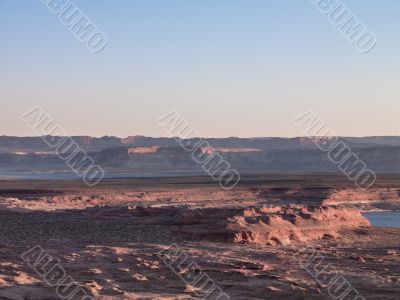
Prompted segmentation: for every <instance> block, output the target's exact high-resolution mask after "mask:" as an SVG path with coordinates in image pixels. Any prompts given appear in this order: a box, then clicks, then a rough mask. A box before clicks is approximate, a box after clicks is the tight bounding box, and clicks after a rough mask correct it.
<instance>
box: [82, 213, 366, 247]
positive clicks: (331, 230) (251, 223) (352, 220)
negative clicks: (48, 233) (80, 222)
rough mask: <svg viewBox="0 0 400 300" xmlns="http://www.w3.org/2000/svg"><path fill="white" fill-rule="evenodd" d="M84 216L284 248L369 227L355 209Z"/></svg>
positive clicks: (185, 235)
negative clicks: (284, 246) (121, 220)
mask: <svg viewBox="0 0 400 300" xmlns="http://www.w3.org/2000/svg"><path fill="white" fill-rule="evenodd" d="M84 215H85V216H87V217H93V218H98V217H109V218H112V217H115V218H122V217H130V218H133V222H134V224H135V225H137V226H146V225H152V226H154V225H162V226H168V227H170V228H171V230H173V231H174V232H176V234H177V235H180V236H181V237H182V238H186V239H194V240H199V239H205V240H213V241H220V242H233V243H255V244H267V245H288V244H290V243H292V242H307V241H310V240H317V239H321V238H323V237H324V236H329V237H337V236H339V235H340V232H341V231H344V230H347V231H348V230H350V231H351V230H356V229H358V228H361V227H368V226H370V223H369V221H368V220H367V219H366V218H364V217H363V216H362V215H361V213H360V212H359V211H358V210H354V209H344V208H335V207H327V206H316V207H305V206H301V205H289V206H275V207H273V206H269V207H251V208H228V207H221V208H204V209H202V208H196V209H192V208H190V207H182V206H181V207H176V206H175V207H171V206H169V207H150V206H147V207H142V206H134V207H124V208H121V207H115V208H112V207H95V208H90V209H87V210H85V211H84Z"/></svg>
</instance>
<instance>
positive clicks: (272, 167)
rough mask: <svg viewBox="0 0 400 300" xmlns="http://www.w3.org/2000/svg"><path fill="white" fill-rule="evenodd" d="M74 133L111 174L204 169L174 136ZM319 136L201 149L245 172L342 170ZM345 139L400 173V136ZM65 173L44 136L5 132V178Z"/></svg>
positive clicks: (1, 155) (0, 155)
mask: <svg viewBox="0 0 400 300" xmlns="http://www.w3.org/2000/svg"><path fill="white" fill-rule="evenodd" d="M72 138H73V140H74V141H75V142H76V143H77V144H78V145H79V146H80V147H81V148H82V149H84V150H85V151H87V153H88V154H89V155H90V156H91V157H92V158H93V159H94V160H95V161H96V163H97V164H99V165H100V166H102V167H103V168H104V169H105V170H106V172H107V175H108V176H119V175H120V176H159V175H171V174H172V175H177V174H179V175H185V174H202V173H204V171H203V170H202V168H201V166H199V165H198V164H197V163H196V162H195V161H194V160H193V159H192V157H191V153H190V152H187V151H185V150H184V149H183V148H181V147H180V146H179V144H178V143H177V141H176V140H174V139H173V138H165V137H163V138H153V137H145V136H132V137H127V138H118V137H109V136H105V137H101V138H96V137H89V136H74V137H72ZM53 139H55V140H57V139H61V137H53ZM315 140H316V138H314V137H297V138H280V137H265V138H237V137H229V138H207V139H206V141H207V142H208V143H209V144H210V146H211V147H208V148H207V147H204V148H202V149H201V151H203V152H204V153H205V155H209V156H211V155H212V154H213V153H214V152H218V153H220V154H221V155H222V156H223V157H224V159H225V160H226V161H227V162H229V163H230V164H231V165H232V166H233V167H234V168H236V169H237V170H238V171H239V172H243V173H259V172H266V173H267V172H338V169H337V166H336V165H335V164H333V163H332V162H331V161H330V160H329V159H328V156H327V153H325V152H323V151H321V150H320V149H318V147H317V146H316V144H315ZM340 140H341V141H343V142H344V143H345V144H346V145H347V146H349V147H350V148H351V150H352V151H353V152H354V153H355V154H357V155H358V156H359V157H360V159H361V160H363V161H364V162H365V163H366V164H367V166H368V167H369V168H370V169H372V170H373V171H375V172H390V173H392V172H395V173H400V137H399V136H371V137H340ZM186 142H187V141H186ZM46 174H47V175H46ZM60 174H62V176H66V177H68V176H70V175H71V174H72V172H71V171H70V170H69V169H68V167H67V166H66V165H65V162H64V161H62V160H61V159H60V158H59V157H58V156H57V155H56V154H55V152H54V149H52V148H51V147H49V146H48V145H47V144H46V143H45V142H44V141H43V139H42V138H41V137H13V136H0V178H8V177H10V178H11V177H24V178H31V177H32V178H41V176H45V175H46V176H49V177H54V176H58V175H60ZM60 176H61V175H60Z"/></svg>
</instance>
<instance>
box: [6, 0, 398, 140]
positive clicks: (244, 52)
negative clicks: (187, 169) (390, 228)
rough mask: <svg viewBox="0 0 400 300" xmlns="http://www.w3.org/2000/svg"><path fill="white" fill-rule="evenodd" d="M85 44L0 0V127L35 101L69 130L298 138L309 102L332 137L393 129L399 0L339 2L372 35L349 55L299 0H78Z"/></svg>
mask: <svg viewBox="0 0 400 300" xmlns="http://www.w3.org/2000/svg"><path fill="white" fill-rule="evenodd" d="M74 3H76V5H77V6H78V7H79V8H80V9H81V10H82V11H83V12H84V13H85V14H86V15H87V16H88V17H89V18H90V19H91V20H92V21H93V22H94V23H95V24H96V25H97V27H98V28H99V29H100V30H101V31H103V32H104V33H105V34H106V35H107V38H108V45H107V46H106V47H105V48H104V50H103V51H101V52H100V53H97V54H93V53H91V52H89V51H88V50H87V49H86V48H85V46H84V45H82V44H81V43H80V42H79V41H78V40H77V39H76V38H75V36H74V35H73V34H72V33H71V32H69V31H68V29H67V28H66V27H65V26H64V25H63V24H62V23H61V22H60V21H59V20H58V17H57V16H56V15H55V14H53V13H52V12H51V11H50V10H49V9H48V8H47V7H46V6H45V5H44V4H43V3H42V2H41V1H40V0H0V40H1V42H0V100H1V110H0V135H1V134H5V135H19V136H21V135H34V133H33V132H32V131H31V130H30V129H29V128H27V127H26V125H25V124H23V123H22V122H21V121H20V118H19V116H20V115H21V114H22V113H24V112H25V111H27V110H29V109H30V108H32V107H33V106H36V105H39V106H41V107H43V108H44V109H45V110H46V111H47V112H48V113H49V114H51V115H52V116H53V118H54V120H55V121H56V122H57V123H58V124H60V125H61V126H62V127H63V128H64V129H65V131H66V132H67V134H68V135H94V136H102V135H116V136H128V135H137V134H141V135H150V136H165V135H166V134H165V133H164V131H163V129H162V128H160V127H159V126H158V125H157V119H158V118H159V117H160V116H162V115H164V114H166V113H168V112H169V111H171V110H176V111H178V112H179V113H180V114H181V115H182V116H184V117H185V118H186V119H187V120H188V121H189V122H190V124H191V126H192V127H193V128H195V129H197V130H198V131H199V132H200V133H202V134H203V135H204V136H215V137H223V136H242V137H253V136H298V135H302V134H301V132H300V131H299V130H298V128H296V127H295V126H294V125H293V122H292V120H293V119H294V118H296V117H297V116H298V115H301V114H303V113H304V112H306V111H308V110H312V111H314V112H315V113H316V114H318V115H320V116H321V118H323V119H324V120H325V121H326V122H327V124H328V126H329V127H330V128H332V129H333V130H334V131H335V132H337V133H338V134H340V135H353V136H362V135H400V126H399V125H400V121H399V120H400V118H399V112H400V92H399V89H400V73H399V70H400V59H399V55H400V39H399V30H400V18H399V11H400V1H398V0H380V1H378V0H362V1H360V0H349V1H345V0H344V1H343V3H345V4H346V5H347V6H348V7H349V8H350V9H351V10H352V11H353V13H354V14H355V15H356V16H357V17H358V18H359V19H360V20H361V21H363V23H364V24H366V25H367V27H368V28H369V29H370V30H371V31H372V32H374V33H375V35H376V37H377V45H376V47H375V48H374V49H373V50H372V51H371V52H370V53H368V54H362V53H360V52H358V51H357V49H356V48H355V47H354V45H352V44H351V43H350V42H349V41H348V40H347V39H346V38H345V37H343V35H342V34H341V33H340V32H339V30H338V29H337V28H335V27H334V26H332V25H331V24H330V23H329V21H328V19H327V17H326V16H325V15H323V14H321V13H320V12H319V11H318V10H317V8H316V7H315V6H314V5H313V4H312V3H311V2H310V1H308V0H240V1H239V0H197V1H195V0H119V1H111V0H108V1H106V0H90V1H89V0H85V1H75V2H74Z"/></svg>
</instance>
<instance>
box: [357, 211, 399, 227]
mask: <svg viewBox="0 0 400 300" xmlns="http://www.w3.org/2000/svg"><path fill="white" fill-rule="evenodd" d="M363 215H364V217H366V218H367V219H368V220H369V221H370V222H371V224H372V225H374V226H377V227H400V211H384V212H364V213H363Z"/></svg>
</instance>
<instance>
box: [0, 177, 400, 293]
mask: <svg viewBox="0 0 400 300" xmlns="http://www.w3.org/2000/svg"><path fill="white" fill-rule="evenodd" d="M397 209H400V181H399V178H397V177H396V176H394V175H393V176H392V175H386V176H381V177H380V179H378V181H377V184H376V185H375V186H374V187H372V188H371V189H369V190H368V191H361V190H357V189H355V188H354V187H353V186H351V183H349V182H347V181H346V179H345V178H342V177H340V176H336V175H329V174H312V175H294V174H292V175H279V174H278V175H265V176H261V175H257V176H245V177H244V178H243V179H242V181H241V184H239V185H238V186H237V187H236V188H235V189H233V190H231V191H224V190H222V189H220V188H219V186H218V185H217V184H215V183H213V182H212V181H211V180H210V179H208V178H207V177H185V178H183V177H182V178H179V177H175V178H157V179H155V178H152V179H151V178H148V179H145V178H142V179H113V180H111V179H109V180H104V181H103V182H102V183H100V184H99V185H98V186H96V187H95V188H87V187H85V186H84V185H83V183H81V182H79V181H0V299H24V300H25V299H26V300H28V299H220V300H223V299H254V300H255V299H346V300H347V299H349V300H350V299H354V300H359V299H398V298H399V297H400V268H399V264H400V228H375V227H373V226H371V225H370V224H369V222H368V221H367V220H366V219H365V218H364V217H363V216H362V215H361V214H360V211H375V210H397ZM55 266H57V267H61V268H62V270H63V271H62V272H64V273H63V274H62V275H65V276H64V277H63V276H61V275H59V277H57V275H54V272H55V271H54V270H55ZM53 271H54V272H53ZM52 274H53V275H54V276H53V277H52V276H51V275H52ZM68 276H70V277H69V279H70V280H69V281H61V278H66V277H68ZM52 279H53V280H52ZM56 279H60V281H57V280H56ZM68 282H69V283H71V284H70V285H68ZM203 282H205V283H207V284H208V285H206V284H203ZM71 291H76V293H74V292H71Z"/></svg>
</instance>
